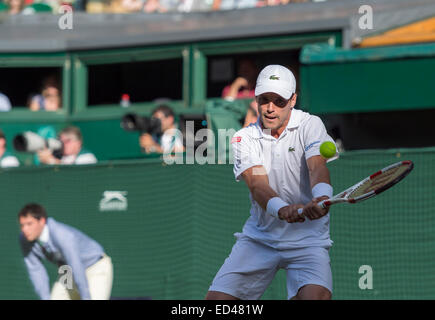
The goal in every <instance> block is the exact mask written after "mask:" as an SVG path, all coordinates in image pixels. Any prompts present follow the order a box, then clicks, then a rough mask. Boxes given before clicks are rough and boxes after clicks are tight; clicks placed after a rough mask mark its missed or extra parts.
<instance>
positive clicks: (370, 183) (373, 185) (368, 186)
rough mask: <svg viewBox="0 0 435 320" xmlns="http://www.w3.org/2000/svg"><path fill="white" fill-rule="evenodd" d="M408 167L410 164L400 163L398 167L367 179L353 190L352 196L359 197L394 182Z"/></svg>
mask: <svg viewBox="0 0 435 320" xmlns="http://www.w3.org/2000/svg"><path fill="white" fill-rule="evenodd" d="M408 168H409V166H408V165H400V166H397V167H392V168H389V169H387V170H385V171H383V172H381V173H380V174H378V175H376V176H374V177H373V178H372V179H368V180H367V181H365V182H364V183H362V184H361V185H360V186H358V187H357V188H356V189H355V190H354V192H352V195H351V196H352V197H353V198H357V197H359V196H362V195H365V194H367V193H370V192H373V191H376V190H379V189H381V188H382V187H384V186H386V185H387V184H389V183H392V182H394V181H395V180H396V179H397V178H399V177H400V176H401V175H403V174H404V173H405V172H406V171H407V170H408Z"/></svg>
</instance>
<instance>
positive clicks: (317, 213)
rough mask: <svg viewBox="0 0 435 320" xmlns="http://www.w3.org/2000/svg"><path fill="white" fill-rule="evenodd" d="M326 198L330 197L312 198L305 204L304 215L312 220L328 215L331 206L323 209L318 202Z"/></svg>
mask: <svg viewBox="0 0 435 320" xmlns="http://www.w3.org/2000/svg"><path fill="white" fill-rule="evenodd" d="M326 199H329V198H328V197H327V196H322V197H318V198H314V199H313V200H311V201H310V202H309V203H307V204H306V205H305V207H304V211H303V215H304V216H305V217H307V218H308V219H310V220H315V219H320V218H321V217H323V216H325V215H327V214H328V212H329V208H326V209H322V208H321V207H319V206H318V205H317V203H319V202H320V201H323V200H326Z"/></svg>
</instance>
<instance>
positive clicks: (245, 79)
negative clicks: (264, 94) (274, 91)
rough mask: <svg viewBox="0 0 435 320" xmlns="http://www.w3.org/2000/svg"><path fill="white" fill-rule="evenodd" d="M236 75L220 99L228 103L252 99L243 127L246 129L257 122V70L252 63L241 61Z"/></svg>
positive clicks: (247, 60) (245, 60)
mask: <svg viewBox="0 0 435 320" xmlns="http://www.w3.org/2000/svg"><path fill="white" fill-rule="evenodd" d="M237 74H238V75H239V76H238V77H237V78H236V80H234V81H233V83H232V84H231V85H228V86H226V87H225V88H224V90H223V91H222V98H224V99H225V100H228V101H234V100H235V99H246V98H252V102H251V103H250V105H249V108H248V111H247V112H246V117H245V122H244V125H243V126H244V127H246V126H248V125H249V124H251V123H255V122H257V118H258V109H257V103H256V102H255V82H256V80H257V75H258V68H257V66H256V65H255V63H254V61H252V60H250V59H243V60H241V61H240V62H239V64H238V68H237Z"/></svg>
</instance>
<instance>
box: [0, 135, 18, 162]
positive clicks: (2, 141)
mask: <svg viewBox="0 0 435 320" xmlns="http://www.w3.org/2000/svg"><path fill="white" fill-rule="evenodd" d="M19 165H20V163H19V161H18V159H17V158H16V157H15V156H14V155H13V154H12V153H10V152H9V151H7V150H6V137H5V135H4V133H3V131H2V130H0V168H10V167H18V166H19Z"/></svg>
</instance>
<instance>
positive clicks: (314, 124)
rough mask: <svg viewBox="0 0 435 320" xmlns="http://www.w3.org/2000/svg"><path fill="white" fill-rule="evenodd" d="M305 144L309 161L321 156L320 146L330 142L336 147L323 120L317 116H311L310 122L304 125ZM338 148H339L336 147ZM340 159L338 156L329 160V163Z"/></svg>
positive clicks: (306, 156)
mask: <svg viewBox="0 0 435 320" xmlns="http://www.w3.org/2000/svg"><path fill="white" fill-rule="evenodd" d="M303 139H304V141H303V143H304V151H305V159H306V160H308V159H309V158H311V157H313V156H319V155H320V145H321V144H322V143H323V142H325V141H330V142H332V143H333V144H334V145H335V141H334V139H332V138H331V137H330V136H329V134H328V132H327V131H326V128H325V125H324V124H323V122H322V120H321V119H320V118H319V117H317V116H311V117H310V119H309V120H307V122H306V123H305V124H304V131H303ZM335 147H336V148H337V146H336V145H335ZM337 158H338V152H337V154H336V155H335V156H334V157H332V158H329V159H328V160H327V162H330V161H332V160H335V159H337Z"/></svg>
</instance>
